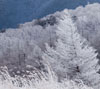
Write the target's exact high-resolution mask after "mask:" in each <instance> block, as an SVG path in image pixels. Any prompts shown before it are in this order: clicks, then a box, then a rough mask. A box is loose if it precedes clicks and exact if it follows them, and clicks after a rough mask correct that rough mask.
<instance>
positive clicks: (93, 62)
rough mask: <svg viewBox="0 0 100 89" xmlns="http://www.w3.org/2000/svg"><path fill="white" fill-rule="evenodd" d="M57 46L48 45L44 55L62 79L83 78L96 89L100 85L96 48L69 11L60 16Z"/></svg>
mask: <svg viewBox="0 0 100 89" xmlns="http://www.w3.org/2000/svg"><path fill="white" fill-rule="evenodd" d="M58 20H59V23H58V24H57V26H56V28H57V30H56V34H57V37H58V39H57V42H56V43H55V47H50V46H49V45H46V51H45V53H44V55H43V58H44V59H45V60H48V61H49V62H50V64H51V67H52V68H53V70H54V71H55V72H56V74H57V75H58V79H59V80H60V81H61V80H62V79H64V78H65V77H68V78H69V79H73V80H75V79H82V80H83V82H84V83H85V84H87V85H89V86H93V87H94V88H96V89H99V87H100V75H99V74H98V73H97V72H98V70H99V67H100V66H99V64H98V59H97V53H96V50H95V49H94V48H93V47H90V45H89V43H88V42H87V41H86V40H85V39H84V38H82V37H81V36H80V34H78V32H77V28H76V26H75V25H74V23H73V21H72V19H71V17H70V15H69V13H68V12H67V11H64V13H63V15H61V17H60V18H58Z"/></svg>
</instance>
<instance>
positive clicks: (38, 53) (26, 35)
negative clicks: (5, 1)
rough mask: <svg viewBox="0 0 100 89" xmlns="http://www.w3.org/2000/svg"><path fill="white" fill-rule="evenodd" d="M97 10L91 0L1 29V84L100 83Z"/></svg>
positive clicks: (2, 87) (21, 87) (74, 87)
mask: <svg viewBox="0 0 100 89" xmlns="http://www.w3.org/2000/svg"><path fill="white" fill-rule="evenodd" d="M99 15H100V4H89V5H87V6H86V7H78V8H76V9H75V10H70V9H65V10H63V11H61V12H59V11H58V12H56V13H54V14H50V15H48V16H46V17H44V18H41V19H37V20H33V21H32V22H26V23H24V24H20V25H19V27H18V28H14V29H13V28H9V29H2V30H0V89H100V74H99V73H100V64H99V58H100V57H99V55H100V47H99V45H100V40H99V36H100V35H99V34H100V31H99V28H100V26H99V25H100V16H99Z"/></svg>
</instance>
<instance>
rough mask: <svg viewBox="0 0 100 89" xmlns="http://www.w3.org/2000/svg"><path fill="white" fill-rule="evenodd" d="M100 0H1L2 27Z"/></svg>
mask: <svg viewBox="0 0 100 89" xmlns="http://www.w3.org/2000/svg"><path fill="white" fill-rule="evenodd" d="M88 2H90V3H93V2H100V0H0V29H2V28H9V27H17V25H18V24H20V23H24V22H27V21H31V20H32V19H36V18H41V17H43V16H45V15H48V14H51V13H54V12H55V11H61V10H63V9H65V8H69V9H74V8H76V7H78V6H79V5H83V6H84V5H86V4H87V3H88Z"/></svg>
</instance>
